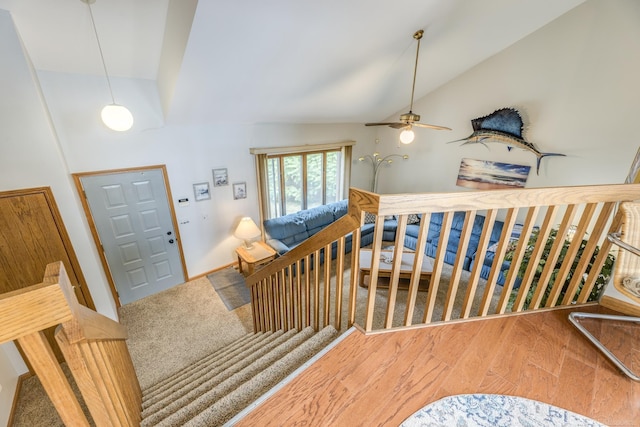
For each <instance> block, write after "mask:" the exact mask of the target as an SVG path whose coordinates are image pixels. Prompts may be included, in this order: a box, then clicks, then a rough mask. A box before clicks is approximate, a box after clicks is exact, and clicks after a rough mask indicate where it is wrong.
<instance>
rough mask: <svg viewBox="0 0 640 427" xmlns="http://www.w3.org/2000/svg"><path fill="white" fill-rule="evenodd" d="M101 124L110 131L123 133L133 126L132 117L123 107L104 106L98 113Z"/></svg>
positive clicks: (114, 105)
mask: <svg viewBox="0 0 640 427" xmlns="http://www.w3.org/2000/svg"><path fill="white" fill-rule="evenodd" d="M100 116H101V117H102V122H103V123H104V124H105V126H107V127H108V128H109V129H111V130H115V131H118V132H124V131H128V130H129V129H131V126H133V115H132V114H131V111H129V109H128V108H127V107H125V106H123V105H118V104H109V105H105V107H104V108H103V109H102V112H101V113H100Z"/></svg>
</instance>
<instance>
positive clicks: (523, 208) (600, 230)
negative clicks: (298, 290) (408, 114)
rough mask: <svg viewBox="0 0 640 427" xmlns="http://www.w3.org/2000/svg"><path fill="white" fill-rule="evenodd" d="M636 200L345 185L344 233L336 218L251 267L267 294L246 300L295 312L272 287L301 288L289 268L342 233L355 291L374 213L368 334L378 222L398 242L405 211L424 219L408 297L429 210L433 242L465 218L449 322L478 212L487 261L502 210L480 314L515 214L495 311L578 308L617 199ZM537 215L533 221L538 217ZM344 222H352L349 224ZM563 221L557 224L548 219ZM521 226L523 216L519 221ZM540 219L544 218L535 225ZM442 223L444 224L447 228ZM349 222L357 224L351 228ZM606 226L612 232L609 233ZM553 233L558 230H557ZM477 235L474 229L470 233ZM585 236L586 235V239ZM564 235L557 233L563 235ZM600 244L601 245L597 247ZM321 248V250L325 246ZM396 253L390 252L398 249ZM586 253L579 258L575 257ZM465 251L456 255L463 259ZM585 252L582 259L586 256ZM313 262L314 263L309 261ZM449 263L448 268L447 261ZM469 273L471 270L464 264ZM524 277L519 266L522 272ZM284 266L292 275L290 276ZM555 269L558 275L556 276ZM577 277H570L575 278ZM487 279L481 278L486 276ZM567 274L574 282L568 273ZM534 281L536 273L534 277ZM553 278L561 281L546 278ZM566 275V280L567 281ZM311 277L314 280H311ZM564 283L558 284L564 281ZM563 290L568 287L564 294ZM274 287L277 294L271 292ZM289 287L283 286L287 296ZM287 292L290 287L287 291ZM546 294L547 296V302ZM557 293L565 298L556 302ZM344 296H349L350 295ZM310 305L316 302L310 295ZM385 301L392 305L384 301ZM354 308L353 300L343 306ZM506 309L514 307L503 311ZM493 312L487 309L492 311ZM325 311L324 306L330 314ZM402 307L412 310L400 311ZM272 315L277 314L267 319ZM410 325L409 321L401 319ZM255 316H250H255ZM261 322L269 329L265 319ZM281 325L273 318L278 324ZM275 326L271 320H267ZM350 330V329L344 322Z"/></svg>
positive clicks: (600, 256) (579, 191)
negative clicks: (362, 236) (435, 230)
mask: <svg viewBox="0 0 640 427" xmlns="http://www.w3.org/2000/svg"><path fill="white" fill-rule="evenodd" d="M639 199H640V184H604V185H587V186H568V187H548V188H527V189H506V190H486V191H469V192H452V193H403V194H375V193H370V192H367V191H363V190H359V189H354V188H352V189H350V191H349V205H348V212H347V214H346V215H345V216H344V217H342V218H341V221H344V222H348V223H349V227H345V229H344V230H343V229H342V228H341V227H342V224H340V225H337V224H338V222H336V223H334V224H332V225H330V226H328V227H327V228H325V229H324V230H322V231H320V232H319V233H317V234H316V235H314V236H311V237H310V238H309V239H307V240H305V241H304V242H302V243H300V245H299V246H297V247H296V248H294V249H293V250H291V251H289V252H288V253H286V254H285V255H283V256H282V257H280V258H278V259H276V260H274V261H272V262H271V263H269V264H267V265H266V266H265V267H264V268H263V269H262V270H259V271H257V272H256V273H254V274H253V275H252V276H249V277H248V278H247V283H248V284H249V285H250V286H253V285H255V284H258V283H260V282H263V284H264V285H265V286H264V291H263V292H262V293H261V294H260V295H258V297H257V298H255V301H254V299H252V304H253V303H255V304H258V305H259V304H272V307H271V308H269V310H271V311H269V312H268V313H267V316H272V317H273V316H275V317H276V320H277V316H278V315H281V316H282V317H284V316H285V314H280V313H282V312H284V311H285V310H288V309H290V308H291V309H295V308H296V306H295V304H294V303H295V298H293V300H292V301H287V300H284V299H282V298H281V300H280V301H276V302H275V303H273V295H274V292H275V291H277V288H278V286H281V284H282V283H285V284H286V286H289V287H292V289H293V287H294V286H298V287H299V286H300V284H299V283H289V282H288V280H290V277H291V276H292V275H295V274H291V271H293V272H295V271H296V270H295V263H296V262H300V260H303V259H305V257H308V256H309V255H310V254H312V253H313V252H314V251H317V250H321V249H322V248H325V247H327V246H325V245H328V244H331V243H330V242H336V241H338V240H339V239H340V238H343V237H344V235H346V234H347V233H348V232H352V231H353V236H354V242H353V244H352V247H353V250H352V254H351V260H352V272H351V273H352V275H351V286H350V289H351V291H352V292H353V291H356V290H358V287H357V286H356V284H357V283H358V278H357V275H355V274H353V273H354V269H355V268H357V267H354V266H357V265H358V264H359V257H358V251H357V250H355V248H357V247H359V246H358V244H359V241H358V242H356V239H359V232H356V230H358V227H360V226H361V225H362V224H363V223H364V212H368V213H373V214H374V215H375V216H376V221H375V223H376V228H375V237H374V242H373V244H372V251H373V253H372V256H371V258H372V265H371V269H370V273H371V274H370V275H369V283H370V284H371V286H370V288H369V289H368V291H367V292H369V296H368V300H367V301H368V302H367V307H366V308H365V311H366V314H365V316H366V319H365V324H364V326H363V328H364V329H365V330H366V331H369V330H371V319H372V313H370V311H371V312H372V311H373V309H374V302H373V301H374V300H373V297H372V295H374V294H375V289H376V286H377V285H376V283H377V280H378V266H379V263H380V261H379V258H380V250H381V243H382V231H381V226H382V225H383V224H384V219H385V218H386V217H388V216H394V217H395V218H396V219H397V220H398V228H397V230H398V231H399V232H400V230H402V231H401V234H402V235H403V236H404V233H405V230H406V227H407V219H408V216H409V215H410V214H421V215H422V216H423V221H421V223H420V235H419V236H418V245H419V246H418V248H416V253H417V254H419V255H416V257H415V261H414V266H413V270H412V273H411V274H412V276H411V284H410V289H409V294H410V298H415V295H416V292H417V291H418V282H419V279H416V277H417V276H418V275H417V274H416V272H418V273H419V272H420V268H416V265H418V264H420V262H421V260H422V257H423V255H422V253H423V252H424V248H425V246H424V240H426V238H427V234H428V233H429V227H428V226H424V225H423V224H427V225H428V223H429V216H430V215H431V214H436V213H438V214H444V219H443V225H442V229H441V234H440V237H439V239H440V242H448V239H449V236H450V231H451V230H450V228H449V227H451V221H452V218H453V216H454V213H456V212H461V211H462V212H465V219H464V221H465V224H464V230H463V231H462V233H463V236H464V239H465V240H463V238H462V237H463V236H461V237H460V242H461V243H462V244H461V245H460V246H459V247H458V253H457V256H456V260H455V262H454V264H452V268H453V271H452V274H451V276H452V281H451V282H450V286H451V287H452V289H450V292H449V295H447V301H446V304H447V305H448V307H447V306H445V314H444V316H443V319H442V320H449V316H450V312H447V310H448V309H450V308H451V305H452V304H453V298H454V297H455V294H456V292H459V290H458V285H457V283H454V277H456V278H457V279H455V280H458V279H459V277H460V272H461V271H462V269H463V267H462V262H463V260H464V254H465V253H466V250H467V249H466V244H467V243H468V241H469V240H468V239H469V238H470V236H471V230H472V229H473V224H474V217H475V215H476V212H481V215H484V216H485V217H486V219H485V221H484V227H483V230H482V234H481V237H480V242H479V243H478V251H477V252H476V254H475V255H474V259H477V260H485V256H486V254H487V246H488V242H489V235H490V234H491V232H492V229H493V225H494V223H495V221H496V220H497V218H498V217H497V216H496V215H497V214H498V211H499V210H500V215H502V214H503V213H504V214H505V217H504V220H503V219H502V217H500V220H501V221H503V225H504V226H503V229H502V233H501V235H500V240H499V242H498V246H497V249H493V250H492V251H493V252H494V255H495V256H494V258H493V262H492V264H491V266H490V268H491V271H490V273H489V277H488V279H486V280H487V285H486V287H485V291H484V295H480V296H481V297H482V302H481V309H480V310H479V312H478V315H479V316H485V315H487V314H488V312H487V311H488V309H489V305H490V303H491V297H492V296H493V295H494V291H496V282H497V280H498V275H499V273H500V272H501V270H500V268H501V265H502V263H503V261H504V260H505V255H506V253H507V249H508V247H509V245H508V243H509V241H510V237H511V232H512V230H513V228H514V226H515V224H516V221H517V218H518V217H519V215H521V214H524V213H526V214H527V218H526V221H525V227H524V228H523V230H526V234H523V236H526V237H523V238H521V239H519V240H518V245H517V247H516V248H515V250H514V249H509V250H510V251H513V252H510V253H512V254H513V262H512V263H511V265H512V268H510V269H509V271H508V272H507V271H505V272H504V275H505V276H507V277H506V279H505V283H506V286H504V287H503V288H502V289H501V290H500V294H499V299H500V301H499V303H498V308H497V311H496V314H503V313H505V312H506V311H508V310H511V311H521V310H522V309H523V304H525V299H526V300H527V302H526V304H527V305H529V302H528V301H529V298H531V303H530V305H529V309H537V308H544V307H553V306H556V305H566V304H570V303H571V301H573V299H575V298H577V299H576V300H575V301H577V303H580V304H582V303H586V302H587V300H588V298H589V296H590V292H591V291H592V289H593V287H594V285H595V281H596V279H597V278H598V275H599V272H600V271H601V269H602V267H603V265H604V263H605V261H606V260H607V256H608V253H609V249H610V248H611V242H610V240H607V238H606V234H607V233H609V232H612V231H615V227H611V228H610V227H609V226H610V225H611V221H613V213H614V207H615V205H617V204H618V203H619V202H623V201H630V200H639ZM545 211H546V213H545V214H544V218H542V217H540V215H542V213H543V212H545ZM560 213H563V214H562V218H561V219H560V218H556V216H557V215H559V214H560ZM347 218H350V219H347ZM557 220H560V223H559V224H558V223H556V222H555V221H557ZM520 221H522V220H520ZM538 221H542V222H541V224H540V223H538ZM445 222H447V225H446V226H445ZM354 226H355V228H354ZM538 228H539V229H540V233H539V239H538V240H537V242H538V243H536V248H535V250H534V252H533V254H532V258H531V262H530V264H531V265H534V264H535V265H538V262H539V261H540V259H541V256H545V257H548V259H547V258H545V260H546V261H547V266H546V267H545V268H544V269H543V271H542V274H540V273H536V269H535V268H529V264H525V262H523V259H525V258H523V256H524V254H525V250H526V249H527V247H528V244H527V243H528V240H529V236H530V235H531V232H532V230H534V229H538ZM609 228H610V229H609ZM554 230H555V231H554ZM570 230H573V231H576V230H577V232H576V235H579V236H581V237H580V238H578V239H575V241H574V242H572V241H571V240H566V239H567V237H566V236H568V235H569V232H570ZM551 231H554V232H555V233H556V234H557V236H558V238H557V239H555V238H554V240H552V241H551V242H552V248H551V252H550V253H549V254H548V255H544V254H545V253H546V252H545V250H544V246H545V243H546V242H547V239H548V238H550V239H551V237H549V236H550V234H549V233H550V232H551ZM474 233H475V232H474ZM587 235H589V237H588V238H587V237H586V236H587ZM403 236H401V238H400V239H397V241H396V242H395V247H397V248H399V249H400V252H401V248H400V246H402V245H403V243H404V241H403V240H402V238H403ZM563 236H564V237H563ZM603 239H604V241H603ZM583 240H584V241H585V242H586V246H585V248H584V254H585V256H584V257H583V258H584V259H582V258H581V259H579V260H578V261H576V262H578V265H577V267H575V268H574V267H572V264H571V263H570V262H568V260H569V258H570V257H571V258H573V256H574V255H575V254H577V253H579V251H582V249H580V246H581V245H580V243H582V242H583ZM564 242H568V243H567V245H568V249H567V254H570V256H569V255H567V256H566V257H564V255H563V257H564V258H559V256H560V254H561V253H563V254H564V250H563V243H564ZM446 246H447V245H442V244H440V245H439V246H438V248H437V253H436V255H435V259H434V264H435V266H434V271H433V275H432V279H433V281H434V283H435V285H436V286H435V287H434V290H433V292H431V291H430V292H429V301H428V303H427V307H426V309H425V319H424V320H423V322H430V321H431V320H430V317H429V316H430V315H431V314H432V312H433V304H434V302H435V298H436V297H435V295H436V292H437V287H438V282H439V279H440V274H441V272H442V267H443V262H444V257H445V248H446ZM327 248H328V247H327ZM397 252H398V250H396V253H397ZM580 253H583V252H580ZM461 254H462V256H461ZM586 254H589V256H586ZM591 256H593V257H594V258H595V260H593V261H592V262H590V261H589V260H590V259H591V258H590V257H591ZM316 258H317V257H316ZM559 259H564V261H563V262H562V264H561V265H558V266H556V261H558V260H559ZM448 263H449V264H450V262H448ZM396 265H397V268H398V270H399V268H400V264H399V263H394V266H393V271H392V274H391V278H390V289H391V287H393V289H394V290H390V291H389V300H390V299H391V298H395V289H397V288H396V286H397V277H398V276H399V274H397V273H398V271H396ZM481 267H482V263H481V262H476V263H475V264H474V265H473V267H472V270H470V276H469V279H468V280H469V283H470V284H471V285H470V286H469V287H468V288H467V290H466V297H465V302H464V307H463V312H464V313H463V314H462V315H461V316H463V318H467V317H469V316H473V314H470V310H471V301H470V299H469V295H471V298H473V294H472V293H473V292H475V285H476V283H477V281H478V280H479V278H480V272H481ZM465 268H469V267H465ZM525 268H526V271H524V272H522V271H520V272H519V270H520V269H525ZM287 269H289V270H287ZM554 271H555V272H554ZM574 271H575V272H576V273H575V274H573V272H574ZM483 274H484V273H483ZM570 274H572V275H571V276H569V275H570ZM520 275H522V283H523V286H522V287H520V288H519V289H518V291H517V299H516V301H515V303H513V306H511V304H512V302H510V301H509V298H510V295H511V293H512V291H513V293H515V292H516V290H515V289H514V286H515V283H516V279H517V278H518V277H520ZM538 275H539V276H540V278H539V281H538V278H537V277H538ZM556 275H557V277H558V280H557V281H552V280H554V279H552V278H555V277H556ZM569 277H570V279H569ZM583 277H585V279H584V280H583V282H584V286H582V285H581V282H580V279H581V278H583ZM317 280H318V279H317V278H316V281H317ZM565 281H566V283H567V285H566V286H565V287H563V283H565ZM533 283H536V284H539V286H537V288H535V292H534V288H533ZM565 288H566V289H565ZM529 289H531V291H532V292H534V293H533V296H531V295H529V294H527V291H528V290H529ZM274 290H275V291H274ZM286 292H287V291H286V290H285V293H286ZM289 292H290V293H292V292H293V291H289ZM546 292H550V294H549V295H548V297H547V296H546ZM563 294H564V296H562V295H563ZM350 298H351V296H350ZM316 299H317V298H316ZM413 303H414V300H411V301H407V305H406V306H407V307H410V306H411V308H410V310H411V312H412V310H413V306H412V304H413ZM388 304H390V303H388ZM352 306H354V307H355V303H354V302H353V301H350V308H351V307H352ZM507 307H513V308H507ZM492 310H493V308H492ZM327 311H328V310H327ZM407 311H409V309H407ZM274 312H275V314H274ZM392 315H393V309H392V308H391V309H390V308H389V306H388V307H387V321H385V328H387V327H389V326H387V325H390V324H391V322H390V319H391V317H392ZM349 316H350V317H349V319H350V320H351V316H352V314H351V312H350V313H349ZM410 318H411V317H410V314H407V315H406V316H405V326H411V325H412V324H413V323H410V322H411V321H410ZM408 319H409V320H408ZM254 320H255V319H254ZM267 323H269V322H268V321H267ZM275 323H276V324H277V323H278V322H277V321H276V322H275ZM272 324H273V322H272ZM349 326H351V325H349Z"/></svg>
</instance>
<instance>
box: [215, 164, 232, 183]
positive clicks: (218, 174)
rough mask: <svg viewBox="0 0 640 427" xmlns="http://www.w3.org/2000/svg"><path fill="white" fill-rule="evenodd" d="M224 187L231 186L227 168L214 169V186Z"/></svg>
mask: <svg viewBox="0 0 640 427" xmlns="http://www.w3.org/2000/svg"><path fill="white" fill-rule="evenodd" d="M224 185H229V174H228V173H227V168H224V169H214V170H213V186H214V187H222V186H224Z"/></svg>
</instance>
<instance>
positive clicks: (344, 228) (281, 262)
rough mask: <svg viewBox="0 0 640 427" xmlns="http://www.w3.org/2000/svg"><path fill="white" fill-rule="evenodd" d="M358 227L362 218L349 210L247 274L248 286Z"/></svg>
mask: <svg viewBox="0 0 640 427" xmlns="http://www.w3.org/2000/svg"><path fill="white" fill-rule="evenodd" d="M358 227H360V219H359V218H357V214H354V213H353V212H348V213H347V214H346V215H344V216H342V217H340V218H338V219H337V220H336V221H335V222H333V223H331V224H329V225H328V226H327V227H325V228H323V229H322V230H320V231H318V233H316V234H314V235H313V236H312V238H309V239H307V240H305V241H303V242H302V243H300V244H299V245H298V246H296V247H295V248H293V249H291V250H290V251H288V252H287V253H285V254H283V255H281V256H279V257H278V258H276V259H275V260H273V261H272V262H270V263H269V264H267V265H266V266H265V267H264V268H261V269H260V270H258V271H256V272H255V273H253V274H252V275H250V276H247V277H246V278H245V281H246V284H247V286H249V287H252V286H254V285H255V284H257V283H258V282H260V281H261V280H263V279H265V278H267V277H269V276H271V275H272V274H275V273H277V272H279V271H281V270H282V269H283V268H285V267H287V266H289V265H291V264H293V263H294V262H295V261H296V260H299V259H303V258H304V257H305V256H306V255H309V254H311V253H313V252H315V251H317V250H320V249H322V248H324V247H325V246H326V245H328V244H331V243H332V242H334V241H335V240H336V239H337V238H339V237H341V236H344V235H346V234H348V233H352V232H353V231H355V230H357V229H358Z"/></svg>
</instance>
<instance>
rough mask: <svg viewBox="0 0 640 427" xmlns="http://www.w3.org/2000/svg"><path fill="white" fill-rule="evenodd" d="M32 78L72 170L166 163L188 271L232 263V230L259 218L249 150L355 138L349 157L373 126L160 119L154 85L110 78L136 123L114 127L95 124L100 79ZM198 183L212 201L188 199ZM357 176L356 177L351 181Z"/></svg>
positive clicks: (362, 144)
mask: <svg viewBox="0 0 640 427" xmlns="http://www.w3.org/2000/svg"><path fill="white" fill-rule="evenodd" d="M38 76H39V79H40V82H41V84H42V88H43V92H44V94H45V98H46V101H47V105H48V107H49V109H50V110H51V116H52V118H53V122H54V124H55V127H56V129H60V130H59V132H58V135H59V139H60V143H61V146H62V150H63V153H64V157H65V158H66V160H67V162H68V165H69V170H70V172H71V173H76V172H87V171H99V170H110V169H119V168H131V167H137V166H147V165H160V164H164V165H166V167H167V173H168V175H169V183H170V185H171V192H172V195H173V199H174V200H173V204H174V208H175V211H176V216H177V220H178V223H179V230H180V236H181V238H182V245H183V250H184V255H185V259H186V263H187V271H188V274H189V277H195V276H198V275H201V274H204V273H206V272H209V271H211V270H213V269H215V268H218V267H220V266H223V265H226V264H229V263H231V262H233V261H234V260H235V259H236V258H235V256H234V250H235V248H236V247H237V246H238V245H239V244H240V243H241V241H240V240H238V239H236V238H235V237H233V235H232V234H233V230H234V229H235V226H236V225H237V223H238V221H239V219H240V218H241V217H243V216H247V215H249V216H251V217H253V218H254V219H255V220H256V221H258V220H259V214H258V200H257V184H256V176H255V175H256V174H255V163H254V157H253V155H251V154H250V152H249V150H250V148H252V147H270V146H286V145H301V144H318V143H325V142H336V141H344V140H355V141H357V145H356V148H355V149H354V152H355V154H354V155H355V156H359V154H357V153H358V152H359V150H362V149H366V146H367V145H370V144H373V141H374V139H375V137H374V131H373V130H371V129H368V128H365V127H364V126H362V125H361V124H341V125H268V124H265V125H249V124H218V125H200V126H195V125H189V126H177V125H172V124H170V123H165V121H164V119H163V117H162V113H161V109H160V103H159V100H158V97H157V91H156V90H155V85H154V83H153V82H151V81H145V80H137V81H136V80H130V79H128V80H123V79H112V81H113V87H114V94H115V98H116V102H119V103H122V104H123V105H126V106H127V107H128V108H129V109H130V110H131V111H132V114H133V115H134V118H135V123H134V127H133V129H132V130H131V131H128V132H125V133H114V132H113V131H109V130H108V129H106V128H105V127H104V126H103V125H102V124H101V123H100V122H99V111H100V108H101V107H102V104H103V103H104V102H105V99H107V100H108V98H107V97H106V96H105V82H104V79H103V78H98V77H89V76H78V75H73V76H70V75H67V74H61V73H53V72H39V73H38ZM120 94H123V95H122V96H121V95H120ZM361 147H363V148H361ZM214 168H227V170H228V173H229V181H230V183H234V182H246V183H247V193H248V196H247V198H246V199H242V200H234V199H233V194H232V186H231V185H229V186H224V187H213V183H212V169H214ZM356 175H357V173H356ZM198 182H208V183H209V185H210V190H211V199H210V200H203V201H200V202H196V201H194V200H193V184H194V183H198ZM358 182H359V180H358V178H357V177H355V179H354V184H355V185H358ZM365 183H366V179H365ZM182 198H189V200H190V204H189V206H186V207H185V206H179V205H178V199H182Z"/></svg>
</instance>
